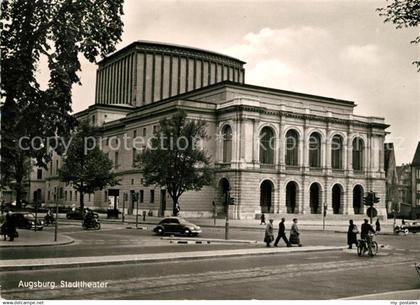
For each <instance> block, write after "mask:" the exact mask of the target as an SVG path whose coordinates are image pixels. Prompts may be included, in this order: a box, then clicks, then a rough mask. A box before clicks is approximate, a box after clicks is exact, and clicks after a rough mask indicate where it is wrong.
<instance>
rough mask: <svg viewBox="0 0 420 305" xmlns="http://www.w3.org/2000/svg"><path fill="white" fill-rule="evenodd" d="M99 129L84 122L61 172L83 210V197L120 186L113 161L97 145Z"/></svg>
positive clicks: (67, 154)
mask: <svg viewBox="0 0 420 305" xmlns="http://www.w3.org/2000/svg"><path fill="white" fill-rule="evenodd" d="M97 136H98V130H97V129H96V128H94V127H91V126H89V124H88V123H87V122H82V123H81V124H80V125H79V126H78V128H77V131H76V133H75V134H74V136H73V137H71V142H70V145H69V149H68V151H67V152H66V154H65V155H64V156H63V159H64V164H63V166H62V167H61V169H60V170H59V177H60V180H61V181H64V182H68V183H72V185H73V188H74V189H75V190H76V191H78V192H79V193H80V207H81V209H82V210H83V208H84V201H83V194H86V193H88V194H91V193H93V192H95V191H96V190H101V189H103V188H105V187H106V186H113V185H116V184H118V180H117V178H116V174H115V173H114V172H113V171H112V161H111V160H109V158H108V157H107V155H106V154H105V153H103V152H102V151H101V150H100V149H99V147H98V145H96V144H97Z"/></svg>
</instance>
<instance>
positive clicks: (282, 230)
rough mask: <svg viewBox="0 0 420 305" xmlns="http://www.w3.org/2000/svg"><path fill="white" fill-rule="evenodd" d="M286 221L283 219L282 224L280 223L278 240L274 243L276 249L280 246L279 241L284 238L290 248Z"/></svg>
mask: <svg viewBox="0 0 420 305" xmlns="http://www.w3.org/2000/svg"><path fill="white" fill-rule="evenodd" d="M285 221H286V219H285V218H282V219H281V221H280V223H279V232H278V233H277V238H276V241H275V242H274V247H277V245H278V244H279V241H280V239H281V238H283V240H284V242H285V243H286V245H287V246H288V247H290V244H289V241H288V239H287V237H286V232H285V231H286V228H285V226H284V222H285Z"/></svg>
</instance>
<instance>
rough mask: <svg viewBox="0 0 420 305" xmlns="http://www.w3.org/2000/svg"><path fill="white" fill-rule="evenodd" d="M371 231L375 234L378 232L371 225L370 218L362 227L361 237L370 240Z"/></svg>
mask: <svg viewBox="0 0 420 305" xmlns="http://www.w3.org/2000/svg"><path fill="white" fill-rule="evenodd" d="M369 233H373V234H375V233H376V232H375V230H374V229H373V228H372V226H371V225H370V223H369V220H367V219H365V220H364V223H363V224H362V227H361V232H360V238H361V239H364V240H369Z"/></svg>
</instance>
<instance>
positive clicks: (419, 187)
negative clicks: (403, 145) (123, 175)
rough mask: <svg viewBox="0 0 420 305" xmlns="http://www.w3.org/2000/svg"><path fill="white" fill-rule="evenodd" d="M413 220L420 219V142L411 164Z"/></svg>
mask: <svg viewBox="0 0 420 305" xmlns="http://www.w3.org/2000/svg"><path fill="white" fill-rule="evenodd" d="M411 203H412V206H411V207H412V210H411V218H413V219H420V142H418V144H417V149H416V152H415V153H414V157H413V162H411Z"/></svg>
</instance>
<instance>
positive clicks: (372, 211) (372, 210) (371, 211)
mask: <svg viewBox="0 0 420 305" xmlns="http://www.w3.org/2000/svg"><path fill="white" fill-rule="evenodd" d="M366 214H367V216H369V217H370V218H373V217H376V216H377V215H378V211H377V210H376V209H375V208H374V207H370V208H368V209H367V211H366Z"/></svg>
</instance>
